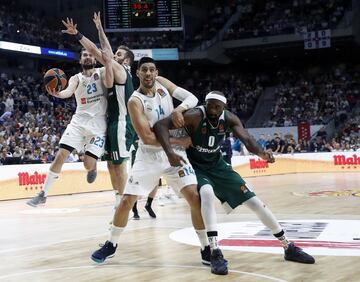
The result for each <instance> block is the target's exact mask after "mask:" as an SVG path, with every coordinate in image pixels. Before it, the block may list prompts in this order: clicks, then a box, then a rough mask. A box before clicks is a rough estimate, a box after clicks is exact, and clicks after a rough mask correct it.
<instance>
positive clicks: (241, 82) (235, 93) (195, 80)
mask: <svg viewBox="0 0 360 282" xmlns="http://www.w3.org/2000/svg"><path fill="white" fill-rule="evenodd" d="M267 81H268V77H267V76H266V75H254V74H241V73H236V72H234V71H232V70H228V71H218V70H216V71H203V72H202V71H199V70H193V71H192V72H190V73H188V74H187V78H186V79H184V82H183V87H184V88H186V89H188V90H189V91H191V92H192V93H195V94H196V95H197V97H198V98H199V101H201V102H202V101H204V100H205V95H206V94H207V93H209V92H210V91H212V90H219V91H222V92H224V93H226V97H227V107H228V109H229V110H230V111H232V112H233V113H234V114H236V115H237V116H238V117H239V118H240V119H241V120H242V121H246V120H247V119H248V118H250V116H251V115H252V113H253V112H254V109H255V106H256V103H257V100H258V98H259V97H260V96H261V95H262V93H263V91H264V84H266V83H267Z"/></svg>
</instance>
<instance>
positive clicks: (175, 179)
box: [168, 152, 228, 275]
mask: <svg viewBox="0 0 360 282" xmlns="http://www.w3.org/2000/svg"><path fill="white" fill-rule="evenodd" d="M177 153H179V154H181V155H182V157H183V158H184V159H185V160H187V157H186V155H185V154H182V153H181V152H177ZM173 169H175V171H174V172H172V173H171V174H170V173H169V174H170V175H168V180H169V184H170V185H171V186H172V187H173V188H174V189H178V188H179V187H183V188H182V189H181V190H180V192H181V193H182V194H183V196H184V198H185V199H186V201H187V202H188V204H189V206H190V211H191V219H192V222H193V226H194V228H195V231H196V234H197V235H198V237H199V241H200V244H201V247H202V249H205V248H206V246H208V245H209V243H208V238H207V234H206V229H205V225H204V221H203V218H202V215H201V202H200V195H199V193H198V190H197V179H196V175H195V172H194V170H193V168H192V166H191V165H190V162H189V161H187V164H186V165H184V166H182V167H180V168H173ZM202 259H203V256H202ZM210 261H211V272H212V273H214V274H219V275H226V274H227V273H228V268H227V261H226V260H225V259H224V257H223V255H222V253H221V250H220V249H216V250H214V252H213V253H212V254H211V257H210Z"/></svg>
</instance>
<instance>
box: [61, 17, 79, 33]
mask: <svg viewBox="0 0 360 282" xmlns="http://www.w3.org/2000/svg"><path fill="white" fill-rule="evenodd" d="M61 22H62V23H63V25H64V26H65V27H66V29H63V30H62V31H61V32H62V33H67V34H70V35H75V34H77V33H78V30H77V24H74V22H73V19H71V18H70V19H69V18H66V21H64V20H61Z"/></svg>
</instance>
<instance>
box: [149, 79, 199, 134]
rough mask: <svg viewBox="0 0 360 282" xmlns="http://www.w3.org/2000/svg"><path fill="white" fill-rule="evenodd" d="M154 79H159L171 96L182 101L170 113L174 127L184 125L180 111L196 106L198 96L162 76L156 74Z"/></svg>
mask: <svg viewBox="0 0 360 282" xmlns="http://www.w3.org/2000/svg"><path fill="white" fill-rule="evenodd" d="M156 80H157V81H159V82H160V83H161V84H162V85H163V86H164V87H165V88H166V89H167V90H168V91H169V93H170V95H171V96H173V97H174V98H176V99H178V100H180V101H181V102H182V103H181V104H180V105H179V106H177V107H176V108H175V109H174V111H173V113H172V115H171V116H172V120H173V123H174V125H175V127H176V128H179V127H183V126H184V118H183V116H182V113H183V112H184V111H186V110H188V109H190V108H194V107H196V105H197V104H198V101H199V100H198V98H196V96H195V95H194V94H192V93H191V92H189V91H187V90H186V89H184V88H181V87H179V86H177V85H176V84H174V83H173V82H171V81H170V80H168V79H166V78H165V77H162V76H157V77H156Z"/></svg>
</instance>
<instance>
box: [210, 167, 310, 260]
mask: <svg viewBox="0 0 360 282" xmlns="http://www.w3.org/2000/svg"><path fill="white" fill-rule="evenodd" d="M207 176H209V177H211V179H212V181H213V182H214V184H215V186H214V192H215V195H216V196H217V197H218V198H219V199H220V201H221V202H222V203H223V205H224V207H225V208H226V209H227V211H228V212H229V211H231V210H232V209H235V208H236V207H237V206H239V205H241V204H244V205H245V206H247V207H248V208H249V209H250V210H252V211H253V212H254V213H255V214H256V215H257V216H258V218H259V219H260V220H261V222H262V223H263V224H264V225H265V226H266V227H268V228H269V229H270V230H271V232H272V233H273V234H274V236H275V237H276V238H277V239H278V240H279V241H280V242H281V243H282V245H283V246H284V249H285V250H286V249H288V248H289V247H290V249H289V250H290V251H292V249H296V252H297V253H298V254H300V253H299V252H300V249H299V248H297V247H294V248H293V247H292V246H293V244H292V243H289V240H288V239H287V238H286V236H285V234H284V231H283V230H282V227H281V226H280V224H279V223H278V221H277V220H276V218H275V216H274V215H273V213H272V212H271V211H270V209H268V208H267V207H266V205H265V204H264V203H263V202H261V201H260V199H259V198H258V197H257V196H256V195H255V193H254V192H253V191H252V190H251V189H250V188H249V186H248V185H247V184H246V183H245V181H244V180H243V179H242V178H241V176H240V175H239V174H238V173H237V172H235V171H234V170H233V169H232V167H231V166H229V165H228V164H226V163H225V162H223V163H220V164H219V165H218V166H217V167H216V169H212V170H208V171H207ZM301 252H302V251H301ZM285 257H286V251H285ZM300 257H301V258H300ZM300 257H299V259H298V260H297V261H299V262H304V263H314V261H313V258H312V257H311V256H309V255H307V254H305V253H304V252H302V254H300ZM301 260H302V261H301Z"/></svg>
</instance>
